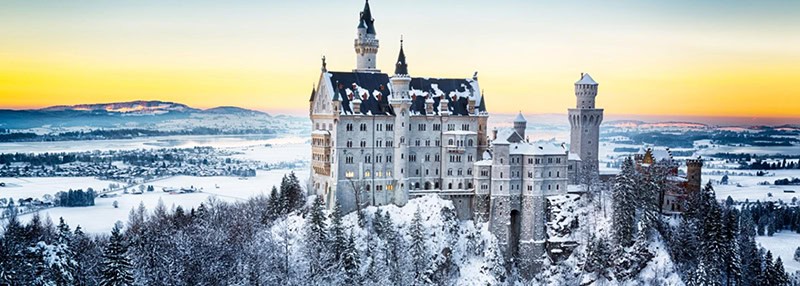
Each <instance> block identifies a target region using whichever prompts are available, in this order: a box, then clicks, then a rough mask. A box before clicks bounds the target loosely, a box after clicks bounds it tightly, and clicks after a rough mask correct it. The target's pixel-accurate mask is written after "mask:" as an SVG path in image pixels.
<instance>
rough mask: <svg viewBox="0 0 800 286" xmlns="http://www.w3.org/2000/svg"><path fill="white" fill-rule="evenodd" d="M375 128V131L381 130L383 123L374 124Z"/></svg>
mask: <svg viewBox="0 0 800 286" xmlns="http://www.w3.org/2000/svg"><path fill="white" fill-rule="evenodd" d="M375 130H376V131H383V124H378V125H375Z"/></svg>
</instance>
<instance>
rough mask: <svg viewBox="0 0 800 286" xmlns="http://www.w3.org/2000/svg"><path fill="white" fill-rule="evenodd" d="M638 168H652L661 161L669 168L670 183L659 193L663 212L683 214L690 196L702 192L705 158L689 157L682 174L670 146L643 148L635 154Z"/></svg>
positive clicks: (634, 157) (634, 158)
mask: <svg viewBox="0 0 800 286" xmlns="http://www.w3.org/2000/svg"><path fill="white" fill-rule="evenodd" d="M633 160H634V162H635V163H636V168H637V169H638V170H639V171H642V169H644V168H650V167H651V166H653V165H655V164H656V163H660V164H662V165H663V166H665V167H666V168H667V175H668V177H667V180H668V181H669V185H668V186H667V188H665V189H666V190H665V191H664V193H663V194H659V204H660V205H661V213H662V214H667V215H672V214H681V213H683V212H684V211H685V210H684V206H685V204H684V202H685V201H686V200H687V199H688V196H689V195H690V194H693V193H697V192H700V189H701V188H702V187H703V186H702V183H703V182H702V171H703V160H701V159H699V158H698V159H687V160H686V175H685V176H682V175H680V174H679V172H678V167H679V164H678V161H677V160H675V159H674V158H673V156H672V152H671V151H670V150H669V148H665V149H653V148H642V149H641V150H639V152H638V153H637V154H634V155H633Z"/></svg>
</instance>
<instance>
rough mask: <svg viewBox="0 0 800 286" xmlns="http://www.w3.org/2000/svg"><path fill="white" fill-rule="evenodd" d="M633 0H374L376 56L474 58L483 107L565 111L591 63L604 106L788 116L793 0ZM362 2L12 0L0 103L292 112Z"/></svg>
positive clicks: (454, 64) (797, 109)
mask: <svg viewBox="0 0 800 286" xmlns="http://www.w3.org/2000/svg"><path fill="white" fill-rule="evenodd" d="M310 2H313V3H310ZM409 2H412V3H409ZM416 2H418V3H416ZM640 2H641V1H620V2H616V3H613V4H608V3H604V4H600V3H597V2H589V1H566V2H562V3H559V4H553V3H545V2H532V3H531V2H528V1H503V3H500V4H498V3H495V2H489V1H436V2H430V1H391V2H390V1H380V0H375V1H370V3H371V5H372V9H373V15H374V17H375V19H376V21H375V23H376V29H377V33H378V38H379V39H380V41H381V47H380V51H379V53H378V68H380V69H382V70H383V71H384V72H387V71H391V70H393V68H392V66H393V61H394V59H395V58H396V57H397V51H398V49H399V38H400V35H401V34H402V35H404V38H405V53H406V55H407V57H408V62H409V71H410V73H411V74H412V75H413V76H430V77H469V76H471V75H472V73H473V72H474V71H476V70H477V71H478V72H479V78H480V81H481V87H482V88H484V89H485V91H486V96H487V97H486V98H487V100H488V104H487V106H488V108H489V110H490V111H491V112H498V113H511V112H516V111H517V110H520V109H521V108H524V110H526V111H527V112H530V113H563V112H564V110H565V108H566V106H569V105H571V104H573V103H574V98H573V94H572V92H573V91H572V88H573V87H572V83H573V82H574V81H576V80H577V79H578V77H579V75H580V73H581V72H590V73H591V74H592V76H593V77H594V78H595V79H596V80H597V81H598V82H599V83H600V92H599V97H598V101H599V102H600V105H601V106H602V107H603V108H605V109H606V110H607V113H610V114H650V115H666V114H674V115H707V116H764V117H797V116H798V114H800V100H798V99H797V97H798V95H800V93H799V92H798V88H797V87H796V83H797V82H800V68H798V67H799V66H800V49H798V46H800V29H798V27H800V2H798V1H760V2H752V3H750V2H744V1H729V2H720V3H717V5H711V4H708V3H706V4H695V3H693V2H690V1H675V2H671V3H670V4H666V3H646V4H642V3H640ZM362 5H363V2H362V1H360V0H359V1H287V2H276V3H250V2H244V1H242V2H235V3H225V4H222V3H217V2H206V1H203V2H199V3H193V4H190V3H189V2H186V3H183V2H180V3H169V4H163V3H162V2H161V1H128V2H117V1H113V3H112V2H101V1H81V2H80V3H78V2H74V3H73V2H72V1H52V2H51V1H37V3H32V2H30V1H12V2H11V3H7V4H4V5H3V6H4V9H2V10H0V19H3V20H2V22H3V25H0V38H2V39H3V44H2V45H0V108H11V109H21V108H39V107H45V106H52V105H61V104H79V103H94V102H112V101H126V100H136V99H158V100H165V101H175V102H181V103H185V104H188V105H191V106H195V107H200V108H206V107H214V106H219V105H235V106H241V107H245V108H252V109H258V110H265V111H286V112H294V113H298V114H302V113H303V111H304V110H307V104H308V102H307V99H308V93H309V92H310V90H311V88H312V84H313V83H315V82H316V81H317V79H318V76H319V67H320V57H321V56H322V55H325V56H326V57H327V59H328V68H329V69H330V70H343V71H349V70H351V69H353V67H354V65H355V55H354V52H353V47H352V45H353V38H354V37H355V28H356V25H357V18H358V11H359V9H360V8H361V6H362ZM423 6H424V7H425V8H424V9H420V10H419V11H414V10H409V9H407V8H408V7H423ZM443 51H447V52H446V53H444V52H443ZM520 104H523V105H524V106H521V105H520Z"/></svg>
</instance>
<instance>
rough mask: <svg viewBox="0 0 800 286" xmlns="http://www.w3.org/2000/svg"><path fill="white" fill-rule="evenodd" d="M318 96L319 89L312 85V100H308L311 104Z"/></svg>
mask: <svg viewBox="0 0 800 286" xmlns="http://www.w3.org/2000/svg"><path fill="white" fill-rule="evenodd" d="M315 94H317V87H316V85H314V84H311V98H310V99H308V101H309V102H311V101H314V95H315Z"/></svg>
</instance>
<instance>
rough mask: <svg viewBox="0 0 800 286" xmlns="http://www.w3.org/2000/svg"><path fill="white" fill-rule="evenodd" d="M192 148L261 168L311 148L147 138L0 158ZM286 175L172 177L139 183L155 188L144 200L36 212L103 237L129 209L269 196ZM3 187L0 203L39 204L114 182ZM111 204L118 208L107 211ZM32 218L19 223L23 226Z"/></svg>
mask: <svg viewBox="0 0 800 286" xmlns="http://www.w3.org/2000/svg"><path fill="white" fill-rule="evenodd" d="M197 146H210V147H214V148H219V149H225V150H229V151H234V152H238V153H241V154H236V155H233V156H232V157H234V158H236V159H245V160H255V161H261V162H264V163H270V164H272V163H280V162H293V161H298V160H299V161H309V160H310V157H311V152H310V149H311V146H310V145H309V142H308V137H296V136H288V137H277V138H276V137H273V136H167V137H151V138H141V139H131V140H102V141H97V140H96V141H64V142H26V143H0V153H12V152H29V153H43V152H78V151H91V150H133V149H142V148H144V149H152V148H191V147H197ZM290 171H292V170H283V169H280V170H270V171H258V172H257V176H255V177H249V178H237V177H191V176H176V177H169V178H164V179H159V180H155V181H151V182H147V183H145V185H152V186H154V187H155V192H145V193H144V194H139V195H134V194H124V193H123V191H121V190H120V191H115V192H113V193H111V194H115V195H117V196H116V197H110V198H100V197H98V198H97V199H96V200H95V204H96V205H95V206H92V207H80V208H62V207H59V208H51V209H47V210H43V211H41V212H40V215H41V216H42V217H48V216H49V217H50V218H51V219H52V220H53V221H57V220H58V218H59V217H64V219H65V220H66V221H67V223H69V224H70V225H71V226H73V227H74V226H77V225H80V226H81V227H82V228H83V229H84V230H85V231H86V232H90V233H101V232H108V231H110V230H111V227H112V226H113V224H114V223H115V222H116V221H123V222H124V221H127V218H128V213H129V212H130V210H131V208H134V207H138V206H139V204H140V203H143V204H144V205H145V207H147V209H149V210H152V209H153V208H154V207H155V206H156V205H157V204H158V202H159V201H162V202H163V203H164V205H165V206H166V207H168V208H170V207H175V206H181V207H183V208H186V209H190V208H194V207H197V206H199V205H200V203H202V202H204V201H206V200H208V199H209V198H214V199H218V200H225V201H236V200H245V199H247V198H249V197H252V196H256V195H260V194H265V195H269V192H270V190H271V189H272V186H273V185H275V186H279V185H280V182H281V178H282V177H283V175H285V174H288V173H289V172H290ZM294 171H295V173H296V175H297V177H298V179H299V180H300V183H301V185H303V186H305V183H306V181H307V180H308V176H309V170H308V169H307V168H302V169H299V170H294ZM0 182H5V183H6V185H7V186H6V187H0V198H14V199H15V200H17V199H19V198H28V197H33V198H41V197H42V196H44V195H46V194H50V195H54V194H55V193H57V192H60V191H66V190H69V189H84V190H85V189H86V188H89V187H91V188H93V189H94V190H95V191H98V192H99V191H102V190H103V189H107V188H108V186H109V184H111V183H117V184H120V185H124V184H123V183H120V182H114V181H106V180H99V179H96V178H92V177H38V178H0ZM138 187H139V186H132V187H129V188H128V189H129V190H134V189H138ZM190 187H194V188H195V189H198V190H200V192H199V193H191V194H170V193H165V192H163V191H162V190H163V188H175V189H180V188H190ZM114 201H117V202H118V204H119V207H118V208H114V207H113V205H112V204H113V202H114ZM31 217H32V214H27V215H24V216H22V217H21V219H23V220H28V219H30V218H31Z"/></svg>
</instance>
